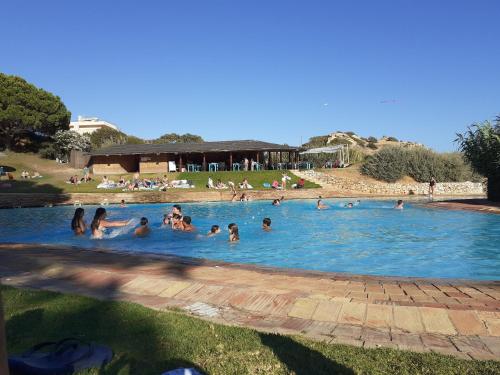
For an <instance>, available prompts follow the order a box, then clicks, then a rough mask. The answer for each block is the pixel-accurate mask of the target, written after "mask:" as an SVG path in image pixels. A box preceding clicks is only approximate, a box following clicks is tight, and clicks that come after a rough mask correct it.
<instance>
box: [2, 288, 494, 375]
mask: <svg viewBox="0 0 500 375" xmlns="http://www.w3.org/2000/svg"><path fill="white" fill-rule="evenodd" d="M1 290H2V292H3V298H4V306H5V314H6V331H7V347H8V350H9V353H20V352H22V351H24V350H26V349H28V348H30V347H31V346H32V345H34V344H36V343H40V342H43V341H54V340H60V339H62V338H65V337H77V338H81V339H82V340H88V341H93V342H97V343H101V344H105V345H108V346H110V347H111V348H112V349H113V351H114V353H115V356H114V359H113V361H112V362H111V363H110V364H109V365H108V366H107V367H106V368H105V369H104V371H102V372H98V371H97V370H95V371H90V372H85V373H88V374H120V375H126V374H141V375H142V374H155V375H158V374H161V373H162V372H163V371H166V370H170V369H173V368H177V367H180V366H186V367H196V368H198V369H199V370H201V371H203V372H205V373H208V374H224V375H226V374H297V375H301V374H302V375H305V374H325V375H326V374H329V375H330V374H411V375H415V374H457V375H458V374H478V375H479V374H500V362H493V361H484V362H479V361H465V360H458V359H455V358H452V357H448V356H442V355H437V354H430V353H425V354H422V353H411V352H405V351H398V350H393V349H362V348H357V347H350V346H344V345H332V344H326V343H320V342H315V341H311V340H308V339H305V338H303V337H295V336H281V335H274V334H266V333H260V332H257V331H254V330H251V329H246V328H238V327H228V326H222V325H218V324H213V323H209V322H206V321H203V320H200V319H196V318H192V317H189V316H186V315H184V314H182V313H179V312H175V311H172V312H158V311H154V310H151V309H147V308H145V307H142V306H140V305H136V304H133V303H126V302H103V301H98V300H95V299H91V298H86V297H79V296H74V295H65V294H59V293H52V292H43V291H27V290H21V289H14V288H11V287H2V288H1Z"/></svg>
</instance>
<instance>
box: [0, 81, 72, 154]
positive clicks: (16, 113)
mask: <svg viewBox="0 0 500 375" xmlns="http://www.w3.org/2000/svg"><path fill="white" fill-rule="evenodd" d="M70 119H71V113H70V112H69V111H68V110H67V109H66V106H65V105H64V103H63V102H62V101H61V99H60V98H59V97H58V96H55V95H53V94H51V93H49V92H47V91H45V90H42V89H40V88H37V87H36V86H34V85H32V84H30V83H28V82H26V81H25V80H24V79H22V78H20V77H16V76H11V75H6V74H2V73H0V144H2V145H3V146H4V147H11V146H12V143H13V141H14V139H15V137H16V135H17V134H19V133H23V132H24V133H26V132H30V133H39V134H43V135H46V136H51V135H54V134H55V133H56V132H57V131H58V130H67V129H68V128H69V122H70Z"/></svg>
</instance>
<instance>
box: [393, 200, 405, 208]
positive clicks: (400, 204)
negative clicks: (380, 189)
mask: <svg viewBox="0 0 500 375" xmlns="http://www.w3.org/2000/svg"><path fill="white" fill-rule="evenodd" d="M403 206H404V203H403V201H402V200H401V199H400V200H398V202H397V203H396V205H395V206H394V209H396V210H402V209H403Z"/></svg>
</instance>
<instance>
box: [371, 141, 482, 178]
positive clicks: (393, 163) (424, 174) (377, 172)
mask: <svg viewBox="0 0 500 375" xmlns="http://www.w3.org/2000/svg"><path fill="white" fill-rule="evenodd" d="M361 173H363V174H365V175H367V176H370V177H373V178H375V179H377V180H382V181H387V182H395V181H397V180H399V179H400V178H402V177H404V176H410V177H412V178H413V179H414V180H415V181H417V182H428V181H430V179H431V178H432V177H434V178H435V179H436V180H437V181H438V182H439V181H440V182H460V181H479V180H480V179H481V177H480V176H478V175H476V174H474V173H473V171H472V169H471V167H470V165H469V164H467V163H466V162H465V160H464V159H463V157H462V155H461V154H458V153H451V154H438V153H436V152H434V151H431V150H428V149H425V148H421V147H415V148H411V149H406V148H403V147H399V146H393V147H385V148H383V149H382V150H380V151H379V152H377V153H376V154H374V155H373V156H371V157H369V158H368V159H367V160H366V161H365V163H364V164H363V166H362V167H361Z"/></svg>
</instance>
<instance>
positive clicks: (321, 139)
mask: <svg viewBox="0 0 500 375" xmlns="http://www.w3.org/2000/svg"><path fill="white" fill-rule="evenodd" d="M328 138H329V136H328V135H318V136H316V137H311V138H309V142H307V143H304V144H303V145H302V147H304V148H307V149H310V148H318V147H325V146H326V144H327V143H328Z"/></svg>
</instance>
